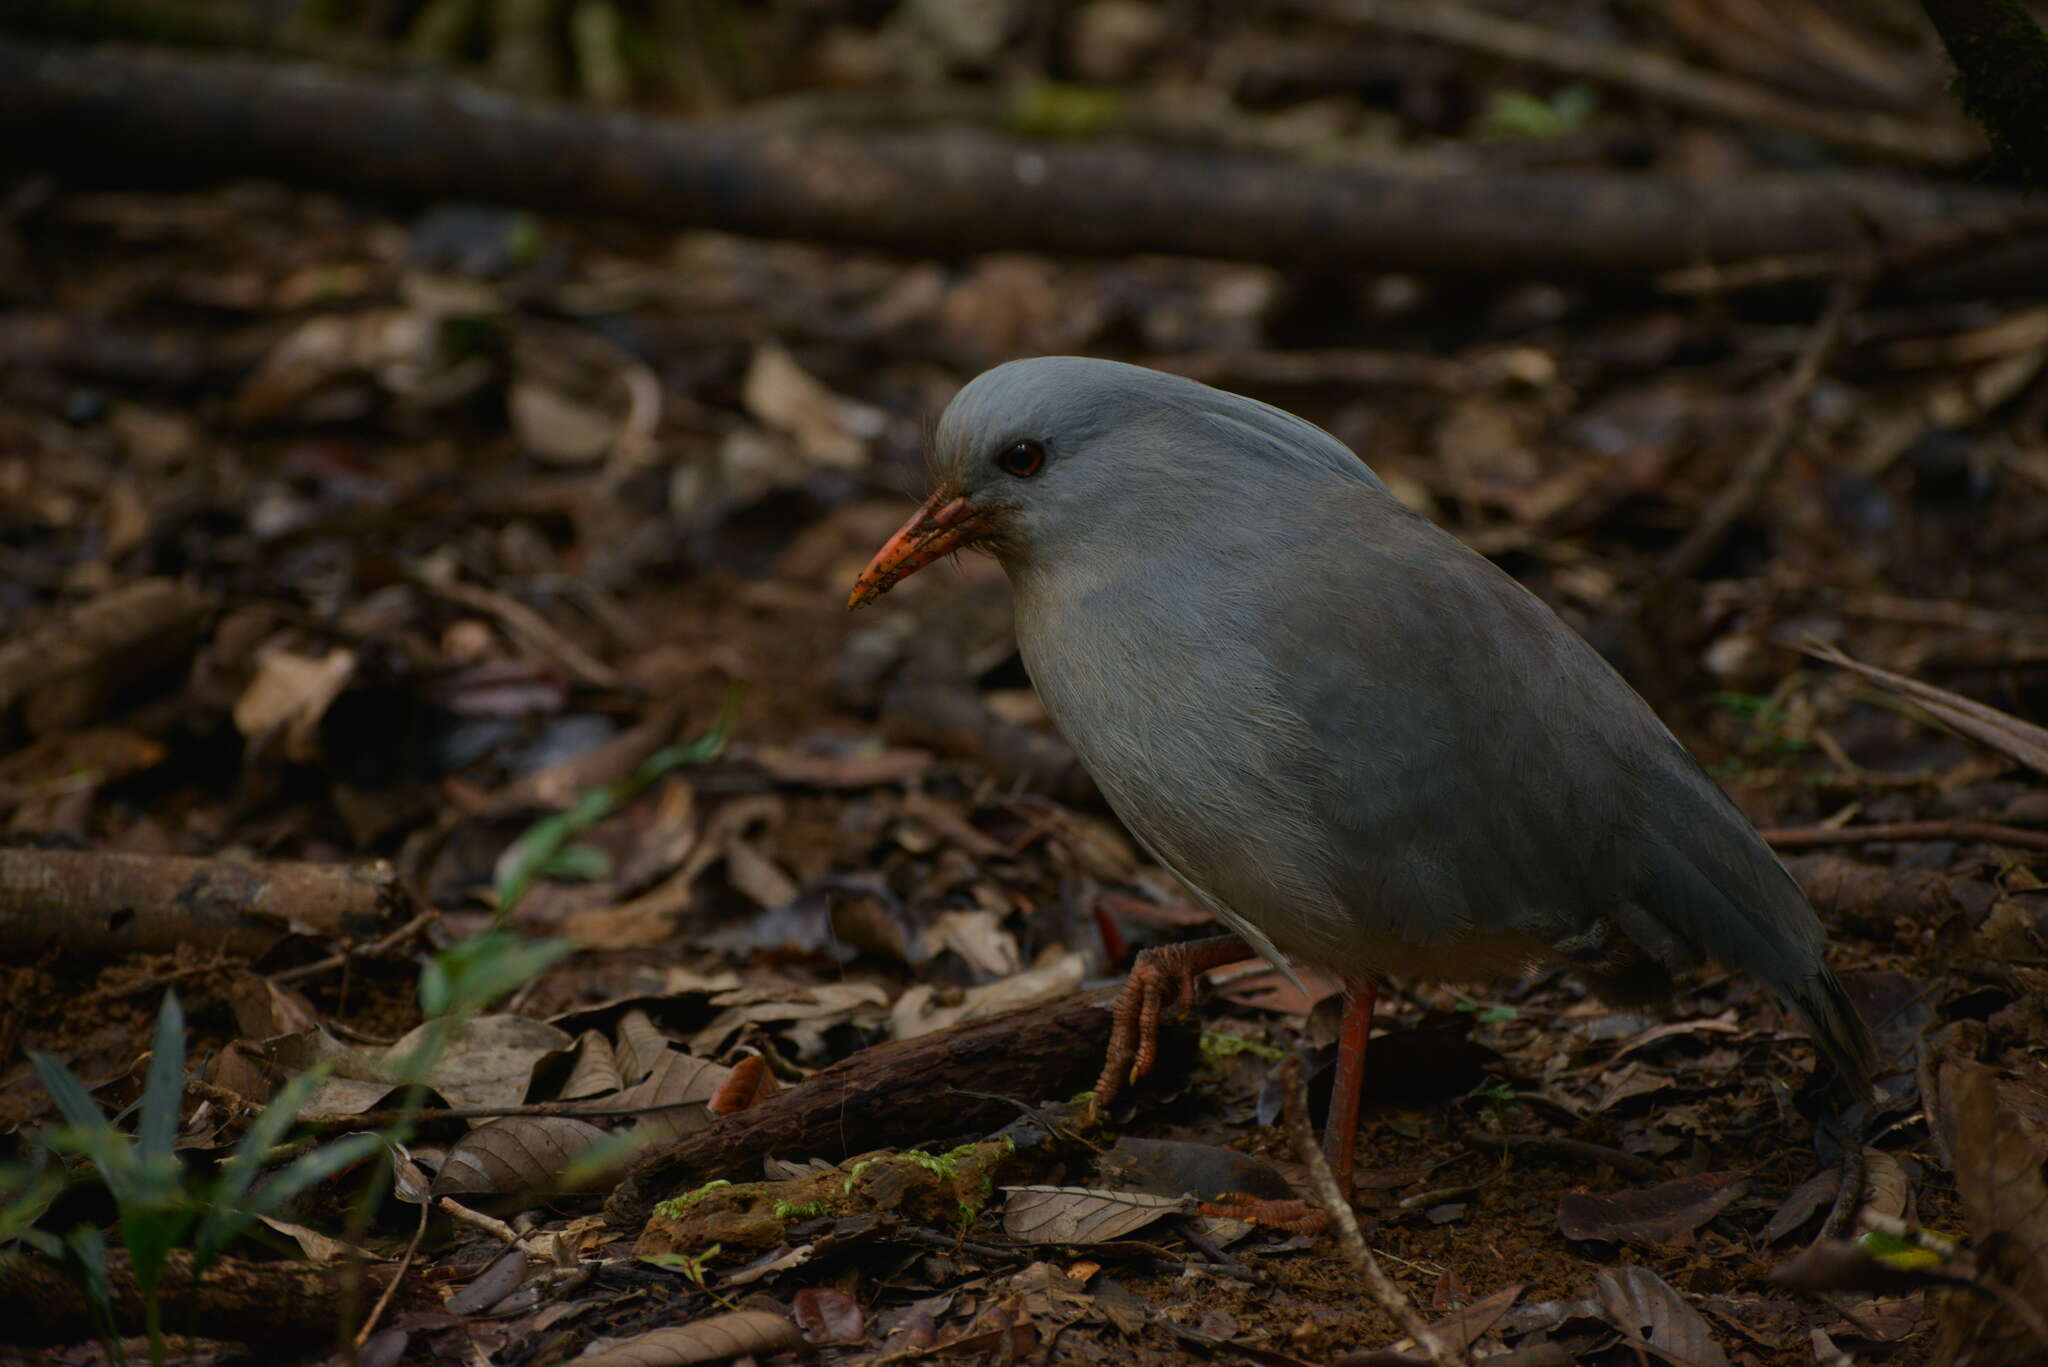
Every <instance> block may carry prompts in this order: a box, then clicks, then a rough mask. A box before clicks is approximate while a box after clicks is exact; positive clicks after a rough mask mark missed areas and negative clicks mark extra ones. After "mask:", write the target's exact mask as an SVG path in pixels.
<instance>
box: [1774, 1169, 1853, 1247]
mask: <svg viewBox="0 0 2048 1367" xmlns="http://www.w3.org/2000/svg"><path fill="white" fill-rule="evenodd" d="M1841 1189H1842V1170H1841V1168H1840V1167H1833V1168H1827V1169H1824V1170H1823V1171H1820V1172H1817V1173H1815V1174H1814V1175H1813V1176H1811V1177H1809V1178H1807V1179H1806V1180H1805V1181H1804V1182H1801V1183H1800V1184H1799V1185H1798V1186H1797V1187H1795V1188H1793V1190H1792V1194H1791V1195H1790V1196H1787V1197H1786V1198H1785V1204H1783V1205H1781V1206H1779V1207H1778V1212H1777V1214H1775V1215H1773V1216H1771V1222H1770V1223H1769V1224H1767V1225H1765V1226H1764V1235H1763V1238H1764V1242H1765V1243H1767V1244H1775V1243H1777V1242H1778V1241H1779V1240H1781V1239H1784V1238H1786V1237H1788V1236H1790V1235H1791V1234H1793V1233H1794V1232H1796V1231H1797V1230H1798V1229H1799V1227H1800V1226H1802V1225H1804V1224H1805V1223H1806V1222H1807V1221H1808V1220H1811V1219H1812V1218H1813V1217H1814V1216H1815V1215H1817V1214H1819V1213H1820V1211H1821V1210H1822V1208H1824V1207H1825V1206H1827V1205H1828V1204H1829V1203H1831V1202H1832V1201H1833V1200H1834V1199H1835V1193H1837V1192H1839V1191H1840V1190H1841Z"/></svg>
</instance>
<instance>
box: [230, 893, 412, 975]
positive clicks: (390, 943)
mask: <svg viewBox="0 0 2048 1367" xmlns="http://www.w3.org/2000/svg"><path fill="white" fill-rule="evenodd" d="M440 916H441V911H440V908H438V907H429V908H427V909H426V910H425V911H423V912H421V913H420V914H419V915H417V916H415V917H413V918H412V919H411V920H410V921H407V922H406V923H405V924H404V925H402V926H400V927H399V928H398V929H396V930H394V931H392V932H391V933H390V934H389V935H385V936H382V937H380V938H378V939H375V940H372V941H370V942H369V943H368V944H362V945H356V946H354V947H353V948H350V949H345V950H342V951H341V952H340V953H338V954H330V955H328V956H327V957H326V958H324V959H315V960H314V961H313V962H312V963H309V964H300V965H299V966H298V967H296V968H281V969H279V970H278V971H277V972H275V973H272V974H271V975H270V980H271V981H272V982H274V983H288V982H296V981H298V980H299V979H300V978H310V977H312V976H313V975H314V974H316V973H325V972H326V971H327V970H328V969H330V968H341V967H343V966H344V965H346V964H347V963H348V962H349V960H351V959H374V958H377V957H378V956H380V955H383V954H386V953H388V952H390V951H391V950H393V949H396V948H397V947H398V946H399V945H401V944H403V943H405V942H406V941H407V940H409V939H411V938H412V937H413V936H415V935H417V934H419V933H420V932H421V931H423V930H425V929H426V928H427V927H428V925H430V924H432V923H433V922H434V921H437V920H439V919H440Z"/></svg>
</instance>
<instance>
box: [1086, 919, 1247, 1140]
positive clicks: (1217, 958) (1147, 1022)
mask: <svg viewBox="0 0 2048 1367" xmlns="http://www.w3.org/2000/svg"><path fill="white" fill-rule="evenodd" d="M1254 957H1256V956H1255V955H1254V954H1253V953H1252V948H1251V946H1250V945H1248V944H1246V943H1245V942H1244V941H1243V940H1241V939H1239V938H1238V937H1237V936H1235V935H1219V936H1217V937H1216V938H1215V939H1213V940H1186V941H1183V942H1181V943H1180V944H1173V945H1160V946H1157V947H1156V948H1153V949H1146V950H1141V951H1139V953H1138V961H1137V962H1136V963H1134V964H1132V965H1131V976H1130V977H1128V978H1126V979H1125V980H1124V990H1123V993H1122V995H1120V996H1118V997H1117V999H1116V1012H1115V1014H1114V1015H1113V1016H1112V1017H1111V1019H1110V1026H1109V1054H1108V1056H1107V1057H1105V1058H1104V1059H1103V1061H1102V1076H1101V1077H1099V1078H1097V1079H1096V1080H1095V1104H1096V1105H1098V1106H1107V1105H1108V1104H1109V1103H1110V1102H1112V1101H1114V1100H1116V1095H1117V1093H1118V1092H1121V1091H1122V1090H1123V1089H1124V1084H1125V1083H1126V1082H1136V1081H1137V1080H1138V1079H1139V1078H1141V1077H1143V1076H1145V1074H1147V1073H1149V1072H1151V1071H1152V1064H1153V1062H1154V1061H1155V1060H1156V1059H1157V1058H1158V1056H1159V1013H1160V1012H1161V1011H1162V1010H1164V1009H1165V1007H1166V997H1167V992H1168V990H1169V989H1174V988H1177V989H1178V993H1177V995H1178V996H1179V998H1180V1004H1181V1006H1183V1007H1191V1006H1193V1005H1194V1004H1195V985H1196V982H1197V980H1198V979H1199V978H1200V977H1201V975H1202V974H1204V973H1206V972H1208V971H1209V970H1210V969H1212V968H1216V967H1218V966H1219V965H1222V964H1234V963H1237V962H1238V961H1239V960H1241V959H1250V958H1254Z"/></svg>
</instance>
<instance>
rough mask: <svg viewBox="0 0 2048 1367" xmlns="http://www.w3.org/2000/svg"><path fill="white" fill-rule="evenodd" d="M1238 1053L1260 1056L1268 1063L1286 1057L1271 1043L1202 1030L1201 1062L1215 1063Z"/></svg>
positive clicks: (1276, 1061) (1233, 1056)
mask: <svg viewBox="0 0 2048 1367" xmlns="http://www.w3.org/2000/svg"><path fill="white" fill-rule="evenodd" d="M1239 1054H1250V1055H1251V1056H1252V1057H1254V1058H1262V1059H1264V1060H1265V1061H1266V1062H1268V1063H1278V1062H1279V1061H1280V1060H1281V1059H1283V1058H1285V1057H1286V1055H1285V1054H1283V1053H1282V1052H1281V1051H1280V1050H1278V1049H1275V1048H1274V1047H1273V1046H1272V1045H1270V1044H1261V1043H1259V1042H1258V1041H1257V1040H1255V1039H1246V1038H1245V1037H1244V1036H1243V1035H1226V1034H1222V1033H1219V1032H1216V1031H1210V1030H1204V1031H1203V1032H1202V1060H1203V1062H1205V1063H1209V1064H1217V1063H1221V1062H1222V1061H1223V1060H1224V1059H1227V1058H1235V1057H1237V1056H1238V1055H1239Z"/></svg>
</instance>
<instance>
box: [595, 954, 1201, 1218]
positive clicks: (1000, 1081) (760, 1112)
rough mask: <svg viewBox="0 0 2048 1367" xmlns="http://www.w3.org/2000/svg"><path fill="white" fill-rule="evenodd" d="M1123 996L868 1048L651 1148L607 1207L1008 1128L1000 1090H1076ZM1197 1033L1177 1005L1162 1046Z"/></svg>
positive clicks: (1011, 1112) (1054, 1093)
mask: <svg viewBox="0 0 2048 1367" xmlns="http://www.w3.org/2000/svg"><path fill="white" fill-rule="evenodd" d="M1115 999H1116V989H1114V988H1106V989H1103V990H1101V991H1097V992H1085V993H1081V994H1079V995H1076V996H1071V997H1062V998H1060V999H1058V1000H1057V1001H1051V1002H1044V1003H1041V1004H1039V1005H1037V1006H1026V1007H1021V1008H1019V1009H1018V1010H1015V1011H1008V1012H1005V1013H1003V1014H1002V1015H1000V1016H991V1017H989V1018H988V1019H986V1020H978V1021H971V1022H968V1023H967V1024H964V1025H960V1026H956V1027H954V1028H953V1029H951V1030H940V1031H935V1032H934V1033H932V1034H929V1035H920V1036H918V1037H917V1038H915V1039H907V1040H891V1041H889V1042H888V1043H886V1044H877V1045H875V1046H873V1047H872V1048H868V1049H863V1050H861V1051H860V1052H859V1053H856V1054H853V1055H851V1056H850V1057H847V1058H844V1059H842V1060H840V1061H839V1062H838V1063H835V1064H833V1065H832V1066H831V1067H830V1068H827V1069H825V1070H824V1071H823V1072H821V1073H819V1074H818V1075H817V1076H815V1077H812V1078H809V1079H806V1080H805V1081H804V1082H802V1083H799V1084H798V1085H796V1086H794V1087H788V1088H785V1089H784V1090H782V1091H780V1092H777V1093H775V1094H774V1095H773V1096H770V1097H768V1098H767V1099H765V1100H764V1101H762V1102H761V1103H760V1104H759V1105H756V1106H754V1107H752V1108H750V1109H748V1110H744V1111H740V1112H737V1113H735V1114H733V1115H729V1116H726V1117H725V1118H724V1119H722V1120H719V1121H718V1122H717V1123H716V1124H713V1125H711V1126H709V1127H708V1128H706V1129H702V1130H699V1131H697V1132H696V1133H694V1134H691V1135H687V1136H685V1137H683V1138H682V1139H680V1140H678V1141H677V1142H676V1143H674V1144H671V1145H669V1146H667V1147H665V1148H662V1149H660V1150H657V1151H655V1152H653V1153H650V1154H647V1155H645V1156H643V1157H642V1158H641V1159H640V1160H639V1162H638V1163H636V1164H635V1165H634V1167H633V1170H632V1171H631V1172H630V1173H629V1174H628V1175H627V1176H626V1178H625V1180H624V1181H622V1182H621V1183H620V1184H619V1186H618V1187H617V1188H616V1189H615V1190H614V1191H613V1192H612V1195H611V1197H610V1199H609V1200H608V1201H606V1203H605V1210H606V1213H607V1214H608V1215H609V1216H610V1217H611V1218H612V1220H613V1221H615V1222H616V1223H618V1224H621V1225H629V1226H637V1225H639V1224H641V1223H642V1222H643V1221H644V1220H645V1219H646V1216H647V1211H648V1209H649V1208H650V1207H651V1205H652V1204H653V1202H655V1201H656V1200H660V1199H662V1198H665V1197H667V1196H669V1195H672V1194H673V1193H674V1192H675V1191H676V1190H677V1189H681V1188H689V1187H695V1186H698V1185H700V1184H702V1183H704V1182H707V1181H711V1180H713V1179H716V1178H724V1179H726V1180H728V1181H730V1180H742V1179H747V1178H758V1177H759V1176H760V1175H761V1160H762V1159H763V1158H766V1157H770V1156H773V1157H781V1158H825V1159H829V1160H832V1161H835V1162H836V1161H838V1160H841V1159H844V1158H849V1157H851V1156H853V1155H854V1154H857V1153H862V1152H865V1151H867V1150H870V1149H879V1148H886V1147H889V1146H891V1145H901V1144H916V1143H920V1142H928V1141H933V1140H943V1139H951V1138H953V1137H956V1136H959V1135H962V1134H970V1133H976V1132H980V1131H987V1130H994V1129H998V1128H1000V1127H1002V1126H1003V1125H1005V1124H1007V1123H1009V1122H1010V1121H1012V1120H1015V1119H1016V1118H1017V1112H1016V1110H1015V1108H1013V1107H1010V1106H1006V1105H1004V1104H1002V1103H1001V1102H999V1101H996V1100H992V1099H989V1098H990V1095H993V1096H1003V1097H1014V1098H1017V1099H1018V1100H1021V1101H1039V1100H1043V1099H1045V1098H1048V1097H1067V1096H1071V1095H1073V1094H1074V1093H1076V1092H1079V1091H1081V1090H1082V1089H1083V1088H1085V1087H1087V1085H1088V1084H1089V1083H1090V1082H1092V1081H1093V1080H1094V1078H1095V1073H1096V1070H1097V1069H1098V1068H1100V1067H1101V1066H1102V1050H1103V1047H1104V1045H1105V1044H1106V1042H1107V1041H1108V1039H1109V1012H1110V1006H1111V1004H1112V1003H1113V1002H1114V1001H1115ZM1190 1037H1191V1032H1190V1031H1189V1030H1188V1029H1187V1027H1186V1026H1185V1024H1184V1023H1182V1022H1180V1021H1179V1020H1178V1019H1177V1018H1175V1017H1172V1016H1169V1017H1168V1019H1167V1020H1166V1021H1165V1022H1163V1023H1162V1026H1161V1030H1160V1044H1161V1048H1162V1057H1165V1058H1170V1057H1181V1058H1185V1057H1187V1045H1188V1043H1189V1040H1190ZM966 1092H973V1093H982V1094H987V1095H981V1096H965V1095H962V1093H966Z"/></svg>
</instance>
